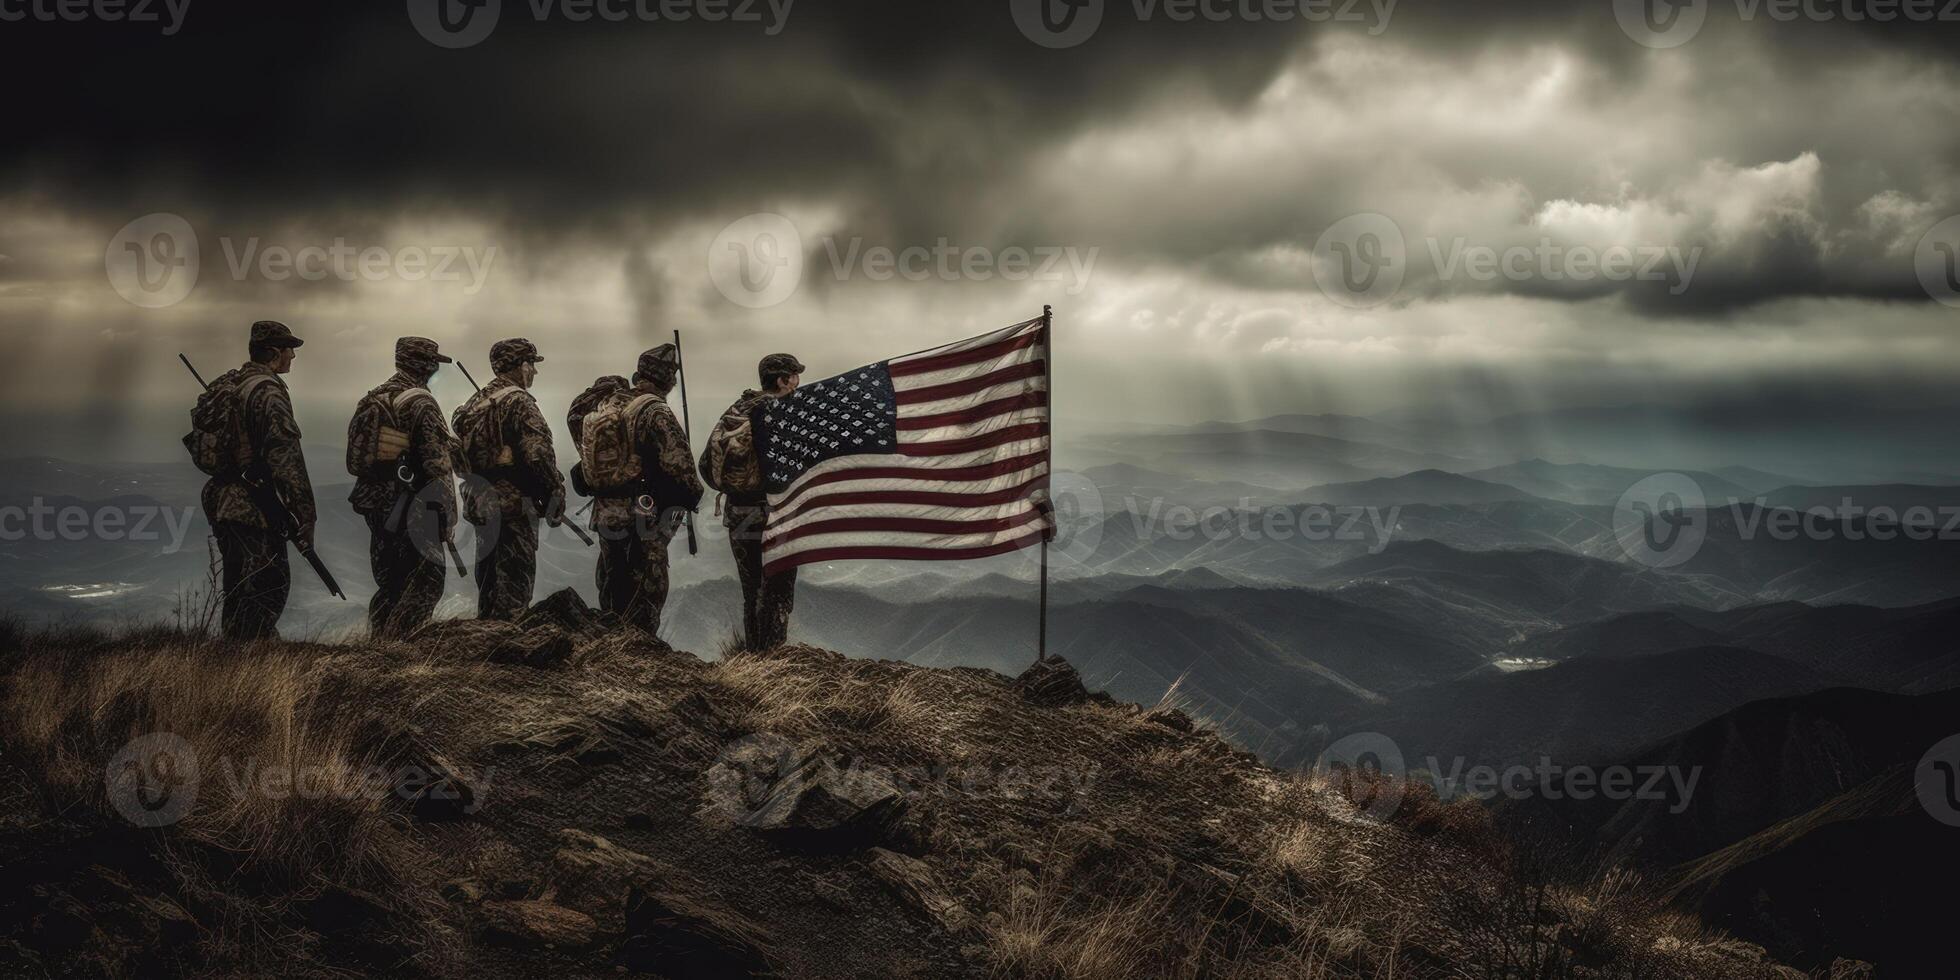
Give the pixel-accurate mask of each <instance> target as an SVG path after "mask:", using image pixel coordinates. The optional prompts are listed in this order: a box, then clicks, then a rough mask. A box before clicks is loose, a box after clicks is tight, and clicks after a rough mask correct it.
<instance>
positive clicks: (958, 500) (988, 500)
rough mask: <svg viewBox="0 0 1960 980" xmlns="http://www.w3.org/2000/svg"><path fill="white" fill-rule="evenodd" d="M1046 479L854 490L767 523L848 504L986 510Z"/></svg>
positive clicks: (775, 515)
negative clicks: (970, 489)
mask: <svg viewBox="0 0 1960 980" xmlns="http://www.w3.org/2000/svg"><path fill="white" fill-rule="evenodd" d="M1047 480H1048V474H1046V473H1043V474H1042V475H1040V476H1037V477H1035V478H1034V479H1032V480H1029V481H1028V482H1026V483H1023V484H1021V485H1019V486H1013V487H1008V488H1007V489H1005V490H995V491H993V492H992V493H940V492H937V491H933V490H858V491H855V492H848V493H832V494H825V495H824V496H820V497H811V498H810V499H809V500H807V501H804V503H803V505H802V506H800V507H796V508H794V509H788V510H777V511H771V512H770V514H769V522H770V523H771V524H786V523H788V522H789V521H790V520H792V519H794V518H795V517H796V516H797V515H799V514H801V513H802V512H804V511H806V510H815V509H816V508H818V507H845V506H849V505H852V504H919V505H921V506H926V507H988V506H992V505H994V504H1005V503H1009V502H1011V501H1015V500H1019V499H1021V498H1023V497H1025V496H1027V495H1028V493H1029V492H1030V491H1033V490H1036V489H1039V488H1040V487H1041V486H1042V485H1043V484H1045V483H1046V482H1047Z"/></svg>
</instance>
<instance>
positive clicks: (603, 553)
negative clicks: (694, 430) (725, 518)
mask: <svg viewBox="0 0 1960 980" xmlns="http://www.w3.org/2000/svg"><path fill="white" fill-rule="evenodd" d="M677 356H678V355H677V354H676V353H675V352H674V346H673V345H672V344H662V345H660V346H659V347H656V348H654V349H652V350H650V351H647V352H646V353H644V354H641V355H640V362H639V367H638V370H637V371H636V372H635V373H634V375H633V380H634V385H633V387H632V389H631V390H629V391H628V392H626V395H627V397H629V398H638V397H639V396H641V395H652V396H654V397H653V398H652V399H650V400H649V401H647V403H646V404H645V405H643V406H641V407H640V409H639V411H638V413H637V414H635V415H634V417H633V418H632V419H631V420H630V422H629V425H630V427H631V431H632V432H633V441H634V447H633V450H634V454H635V455H636V456H637V457H638V458H639V460H640V465H641V467H642V471H643V472H645V473H647V474H648V475H649V476H652V475H654V473H655V472H656V469H657V471H658V472H659V473H661V474H664V475H665V476H666V477H667V478H668V479H669V480H671V481H672V482H673V483H676V484H679V489H682V490H685V491H686V492H687V493H688V494H689V495H690V497H691V498H692V499H693V501H694V502H695V503H697V504H698V502H699V501H700V498H701V480H700V478H699V477H698V476H696V475H695V472H694V454H693V451H692V450H691V449H690V447H689V446H688V442H687V431H686V430H685V429H683V428H681V423H680V420H679V419H678V418H675V417H674V410H673V409H672V408H671V407H669V406H668V404H667V398H666V396H667V393H668V392H670V391H672V390H673V388H674V378H675V370H676V365H677V363H678V361H677V360H676V358H677ZM635 496H637V495H635ZM634 501H635V498H634V497H604V496H602V497H595V498H593V504H592V529H593V531H594V532H595V534H596V535H597V536H598V538H599V568H598V576H597V577H598V586H599V608H601V609H606V610H611V611H613V612H616V613H618V614H619V615H620V616H621V617H622V618H623V619H625V620H626V621H627V622H629V623H632V624H633V625H635V626H638V627H640V628H641V629H644V630H646V631H647V632H649V633H657V632H659V629H660V614H661V612H662V611H663V610H664V609H665V608H666V605H667V565H668V556H667V548H668V546H669V545H671V544H673V541H674V533H675V532H676V531H677V530H678V529H679V528H680V522H681V520H682V519H683V518H684V517H685V516H686V513H685V510H683V509H682V508H680V507H675V506H671V505H672V504H673V503H674V502H673V501H662V502H663V503H666V504H669V506H668V507H667V508H666V509H665V510H664V511H663V512H661V513H658V514H642V513H639V512H638V511H637V509H636V507H635V502H634ZM686 509H688V510H691V509H692V508H691V507H689V508H686Z"/></svg>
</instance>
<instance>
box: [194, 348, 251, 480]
mask: <svg viewBox="0 0 1960 980" xmlns="http://www.w3.org/2000/svg"><path fill="white" fill-rule="evenodd" d="M271 380H273V377H272V375H269V374H253V375H249V376H246V375H244V372H242V371H239V370H231V371H226V372H225V373H224V374H221V375H219V376H218V379H217V380H216V381H213V382H211V386H210V387H208V388H206V389H204V393H203V394H201V395H199V396H197V404H196V405H195V406H193V407H192V408H191V431H190V432H189V433H187V434H185V436H184V448H185V449H186V450H188V451H189V452H190V454H191V463H192V464H193V465H195V466H196V467H197V468H198V469H199V470H201V471H202V472H204V473H205V474H207V475H210V476H230V475H236V474H237V473H239V472H241V471H243V470H244V469H245V468H246V467H247V466H250V465H251V464H252V440H251V438H250V437H249V436H248V435H247V434H246V432H245V400H246V399H247V398H249V397H251V394H252V392H253V391H256V390H257V389H258V387H259V386H260V385H262V384H264V383H265V382H268V381H271Z"/></svg>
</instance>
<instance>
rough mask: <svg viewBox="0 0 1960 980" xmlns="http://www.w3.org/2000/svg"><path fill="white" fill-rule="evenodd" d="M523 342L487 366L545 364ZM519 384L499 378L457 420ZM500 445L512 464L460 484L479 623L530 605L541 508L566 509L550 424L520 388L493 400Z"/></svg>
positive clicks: (509, 344)
mask: <svg viewBox="0 0 1960 980" xmlns="http://www.w3.org/2000/svg"><path fill="white" fill-rule="evenodd" d="M543 360H544V358H542V357H540V356H538V348H537V346H536V345H534V344H532V343H531V342H530V341H528V340H525V339H523V338H521V337H520V338H515V339H512V340H500V341H498V342H497V343H496V344H495V345H493V346H492V347H491V348H490V368H491V370H493V371H496V372H497V373H498V374H503V373H505V372H507V371H512V370H515V369H517V368H518V367H521V366H522V365H524V364H525V363H535V362H540V361H543ZM515 387H517V385H516V383H515V382H513V381H511V380H509V379H508V378H501V377H500V378H498V379H496V380H495V381H492V382H490V383H489V384H487V385H485V386H484V387H483V390H482V391H480V392H477V393H476V394H475V395H472V396H470V399H469V401H466V402H464V403H463V405H462V406H461V407H459V408H458V409H457V410H456V415H455V422H456V424H457V426H458V427H459V428H460V427H461V424H462V423H461V419H462V418H463V416H464V415H465V414H466V413H468V411H469V409H470V407H471V406H472V405H474V404H475V403H476V402H477V400H478V399H482V398H491V397H495V396H497V395H498V393H499V392H502V391H504V390H505V389H508V388H515ZM495 404H496V408H495V411H496V413H497V414H496V429H497V432H498V433H499V441H500V442H501V443H502V444H503V445H504V446H505V447H507V448H509V449H510V452H511V461H510V464H509V465H500V466H497V467H494V468H492V469H490V470H488V471H486V472H480V473H477V474H475V476H476V477H479V478H480V479H473V480H469V481H466V482H465V483H464V486H463V518H464V519H465V520H467V521H469V522H470V523H471V524H474V525H476V527H477V536H476V586H477V601H476V614H477V615H478V616H480V617H482V618H484V619H504V620H509V619H516V618H517V616H518V614H520V613H522V612H523V611H524V610H525V609H527V608H529V607H530V605H531V590H532V587H533V585H534V584H535V583H536V581H537V574H538V518H539V516H540V514H541V511H540V508H541V507H543V508H546V509H547V510H549V509H551V508H556V507H563V506H564V500H565V476H564V474H562V473H560V472H558V459H557V457H556V456H555V455H553V454H552V450H551V426H550V425H549V424H548V423H546V422H545V420H544V413H543V412H540V411H539V410H538V400H537V399H536V398H535V397H533V396H532V395H531V393H530V392H528V391H524V390H522V389H519V390H518V391H517V392H516V393H515V394H512V395H509V396H505V397H503V398H502V399H501V400H500V401H497V402H496V403H495Z"/></svg>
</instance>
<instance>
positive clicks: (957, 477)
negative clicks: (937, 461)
mask: <svg viewBox="0 0 1960 980" xmlns="http://www.w3.org/2000/svg"><path fill="white" fill-rule="evenodd" d="M1047 459H1048V454H1047V453H1045V452H1042V453H1030V454H1028V455H1026V456H1016V457H1014V458H1013V459H1003V460H1000V461H998V462H993V463H981V464H978V465H975V466H957V467H953V468H951V469H922V468H919V467H912V466H860V467H857V468H855V469H842V470H831V471H829V472H827V473H819V474H817V475H816V476H812V477H809V478H807V479H806V480H805V481H804V482H803V483H802V485H800V486H798V487H797V488H796V489H794V490H791V491H790V492H789V495H788V496H785V497H784V498H783V499H782V500H779V501H777V502H776V505H775V506H776V509H777V510H778V511H780V510H782V509H783V508H785V507H788V506H789V505H790V504H792V503H794V502H795V501H796V499H797V498H798V497H801V496H803V491H805V490H808V489H810V488H811V487H820V486H823V485H824V484H826V483H837V482H840V481H843V480H943V481H946V482H948V483H954V482H959V481H963V480H985V479H987V478H988V477H994V476H1006V475H1007V474H1009V473H1012V472H1014V471H1016V470H1024V469H1027V468H1028V467H1030V466H1034V465H1036V464H1039V463H1042V462H1045V461H1047Z"/></svg>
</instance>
